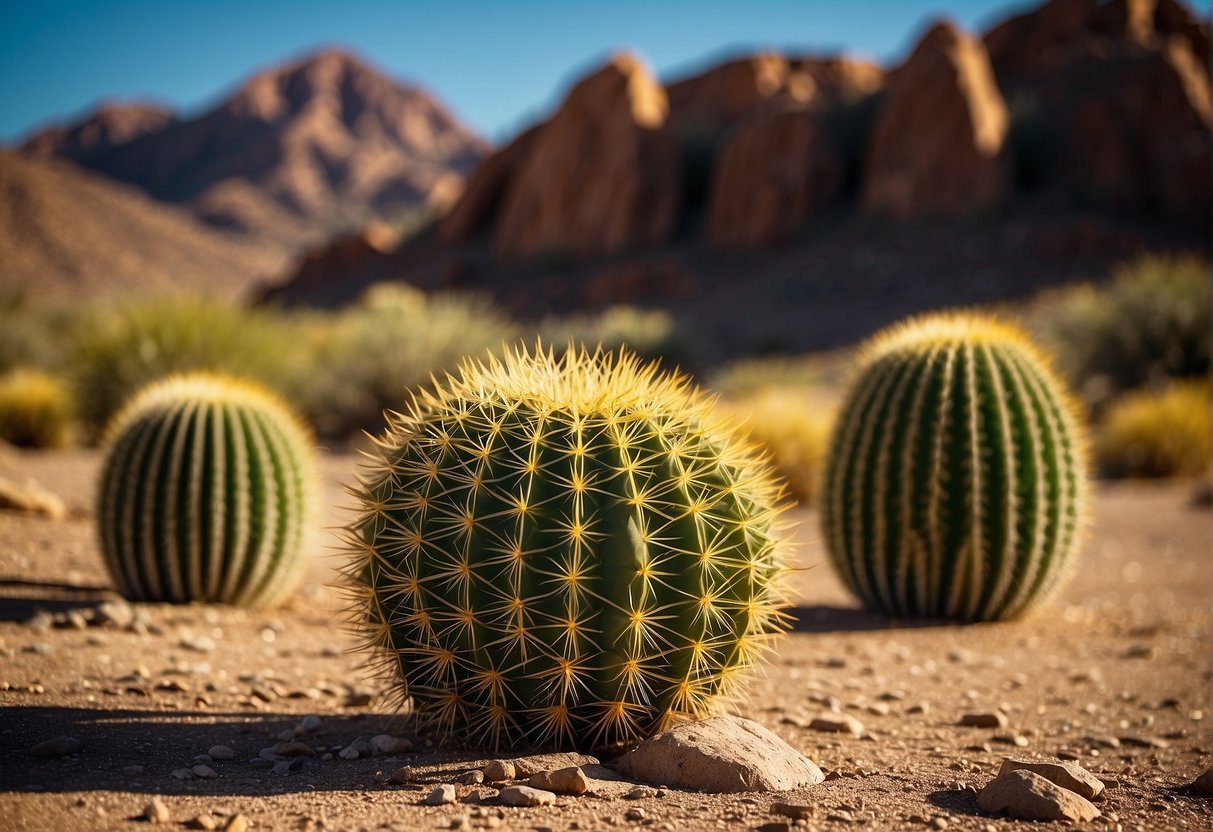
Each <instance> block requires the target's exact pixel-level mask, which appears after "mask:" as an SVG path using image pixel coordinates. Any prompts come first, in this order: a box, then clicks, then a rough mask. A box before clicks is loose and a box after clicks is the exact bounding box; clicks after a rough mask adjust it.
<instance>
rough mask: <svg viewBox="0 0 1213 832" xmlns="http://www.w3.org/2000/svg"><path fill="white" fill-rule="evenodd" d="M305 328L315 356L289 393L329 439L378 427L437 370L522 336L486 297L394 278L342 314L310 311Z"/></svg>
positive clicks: (302, 335) (303, 337)
mask: <svg viewBox="0 0 1213 832" xmlns="http://www.w3.org/2000/svg"><path fill="white" fill-rule="evenodd" d="M298 326H299V339H300V350H301V352H303V353H305V354H306V355H307V361H306V364H305V365H304V366H303V367H301V368H299V372H298V375H297V376H296V377H295V378H294V379H293V380H292V382H291V383H290V384H288V390H287V393H288V397H289V398H291V399H292V400H293V401H295V402H296V403H297V404H298V405H299V407H300V408H301V409H302V410H303V412H304V413H305V414H306V415H307V416H308V418H309V419H310V420H311V421H312V424H313V426H314V428H315V430H316V432H317V433H318V434H320V435H321V436H326V437H345V436H348V435H350V434H352V433H355V432H356V431H358V430H373V429H376V428H377V426H378V425H379V424H381V422H382V421H383V411H384V410H385V409H391V410H397V411H398V410H401V409H403V408H404V407H405V403H406V401H407V399H408V394H409V391H410V390H417V389H419V388H420V387H422V386H423V385H425V384H427V383H428V382H429V381H430V379H431V376H433V375H440V374H442V373H443V372H444V371H453V370H455V369H456V368H457V366H458V364H459V361H460V359H461V358H463V357H464V356H467V355H473V354H477V355H479V356H481V357H483V356H484V354H485V352H486V351H487V350H495V349H498V348H500V347H501V345H502V343H503V342H506V341H511V340H513V339H514V338H515V337H516V332H515V329H514V326H513V324H512V323H511V322H510V321H509V320H508V319H507V318H505V317H504V316H503V315H502V314H501V313H500V312H499V311H498V310H497V309H496V308H495V307H493V306H492V305H491V304H489V303H488V302H487V301H485V300H482V299H480V298H477V297H474V296H462V295H445V294H437V295H431V296H427V295H426V294H424V293H423V292H420V291H418V290H416V289H413V288H411V287H408V286H406V285H404V284H393V283H383V284H378V285H376V286H375V287H373V288H372V289H371V290H369V291H368V292H367V293H366V294H365V295H363V297H362V298H361V299H360V300H359V301H358V303H356V304H354V305H353V306H351V307H349V308H348V309H346V310H343V311H342V312H339V313H337V314H336V315H328V316H321V315H316V316H312V317H310V318H307V317H305V318H302V319H301V320H300V322H299V324H298Z"/></svg>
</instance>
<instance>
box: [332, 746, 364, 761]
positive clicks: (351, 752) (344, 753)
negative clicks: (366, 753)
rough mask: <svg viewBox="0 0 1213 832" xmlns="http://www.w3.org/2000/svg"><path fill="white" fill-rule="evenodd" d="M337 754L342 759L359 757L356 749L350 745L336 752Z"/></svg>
mask: <svg viewBox="0 0 1213 832" xmlns="http://www.w3.org/2000/svg"><path fill="white" fill-rule="evenodd" d="M337 756H338V757H340V758H341V759H343V760H357V759H358V757H359V754H358V749H357V748H355V747H354V746H352V745H347V746H346V747H345V748H343V749H341V750H340V751H338V752H337Z"/></svg>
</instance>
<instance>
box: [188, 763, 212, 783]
mask: <svg viewBox="0 0 1213 832" xmlns="http://www.w3.org/2000/svg"><path fill="white" fill-rule="evenodd" d="M190 771H192V772H193V773H194V776H195V777H197V778H198V779H199V780H214V779H215V778H216V777H218V776H219V772H217V771H215V770H214V769H213V768H211V767H210V766H194V767H193V768H192V769H190Z"/></svg>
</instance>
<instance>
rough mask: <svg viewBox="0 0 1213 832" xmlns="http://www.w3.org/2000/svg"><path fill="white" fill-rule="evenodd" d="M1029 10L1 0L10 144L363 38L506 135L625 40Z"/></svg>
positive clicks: (183, 97) (725, 37)
mask: <svg viewBox="0 0 1213 832" xmlns="http://www.w3.org/2000/svg"><path fill="white" fill-rule="evenodd" d="M1023 5H1024V4H1023V3H1022V2H1006V0H834V2H823V1H822V0H799V1H798V2H797V0H769V2H741V1H739V0H734V2H717V0H698V1H697V2H694V1H692V2H683V0H671V1H670V2H660V0H650V2H637V1H636V0H614V2H575V0H565V2H540V0H502V2H492V3H489V2H471V0H447V2H432V3H412V2H394V3H393V2H355V1H354V0H351V1H350V2H344V3H339V2H329V3H319V2H311V0H294V2H279V0H269V1H268V2H255V0H244V2H232V1H231V0H212V1H211V2H194V0H162V2H150V0H141V1H140V0H114V1H113V2H63V1H62V0H45V2H40V1H38V0H35V2H28V3H20V2H17V0H0V142H5V143H7V142H10V141H12V140H13V139H15V138H17V137H19V136H21V135H23V134H24V133H26V132H27V131H28V130H30V129H31V128H32V127H34V126H37V125H40V124H42V123H45V122H47V121H48V120H52V119H55V118H62V117H67V116H71V115H73V114H76V113H79V112H81V111H83V110H85V109H87V108H89V107H91V106H92V105H93V104H95V103H96V102H98V101H99V100H100V99H103V98H115V99H120V100H123V99H132V98H140V99H146V98H150V99H153V100H159V101H162V102H165V103H167V104H169V105H171V106H173V107H174V108H177V109H178V110H180V111H182V112H185V113H186V114H191V113H195V112H199V111H201V110H203V109H205V108H206V107H207V106H209V105H211V104H213V103H215V102H216V101H217V100H219V98H221V97H222V95H223V94H224V93H225V92H226V91H228V90H230V88H231V87H232V86H233V85H236V84H238V83H239V82H240V81H241V79H243V78H245V77H247V76H248V75H249V74H251V73H252V72H253V71H254V70H256V69H258V68H262V67H265V66H267V65H270V64H274V63H277V62H278V61H280V60H282V59H284V58H287V57H290V56H295V55H299V54H303V53H306V52H309V51H313V50H315V49H317V48H320V47H323V46H326V45H341V46H345V47H349V48H353V49H354V50H355V51H357V52H359V53H361V54H362V55H364V56H365V57H367V58H369V59H370V60H371V61H372V62H373V63H375V64H377V65H378V66H379V67H380V68H381V69H384V70H386V71H387V72H389V73H390V74H392V75H394V76H396V77H398V78H401V79H402V80H405V81H410V82H413V83H417V84H420V85H421V86H423V87H425V88H427V89H428V90H430V91H431V92H433V93H434V94H436V95H437V96H438V97H439V98H440V99H441V100H443V101H444V102H446V104H447V105H448V106H450V107H451V108H452V110H453V111H454V112H455V113H456V115H457V116H459V117H460V118H461V119H462V120H463V121H465V122H466V123H467V124H469V125H470V126H471V127H473V128H474V129H476V130H478V131H479V132H481V133H482V134H483V135H485V136H486V137H487V138H489V139H490V140H493V141H502V140H504V139H507V138H509V137H510V136H511V135H512V134H513V133H514V132H515V131H516V130H517V129H519V128H520V127H522V126H524V125H525V124H526V123H527V122H528V121H530V120H532V119H534V118H535V117H537V116H539V115H541V114H542V113H544V112H546V111H547V110H548V109H549V108H550V107H551V106H552V105H553V104H554V103H555V101H556V100H558V97H559V95H560V93H561V92H562V91H563V90H564V89H566V88H567V86H568V84H569V83H570V81H571V80H572V79H573V78H574V77H576V76H577V75H578V74H580V73H581V72H584V71H585V70H586V69H587V68H588V67H589V66H591V65H592V64H593V63H595V62H597V61H599V60H601V59H602V58H603V57H605V56H606V55H607V54H609V53H610V52H611V51H614V50H615V49H618V48H631V49H634V50H637V51H639V52H640V53H641V54H643V55H644V56H646V57H647V58H648V60H649V61H650V62H651V63H652V65H653V66H654V68H655V69H656V70H657V71H658V72H659V74H660V75H661V76H662V77H663V78H666V79H669V78H673V77H677V76H679V75H681V74H686V73H688V72H691V71H693V70H695V69H697V68H700V67H702V66H704V65H706V64H708V63H711V62H712V61H713V60H716V59H719V58H721V57H724V56H727V55H729V54H732V53H739V52H746V51H753V50H755V49H760V48H775V49H781V50H786V51H793V52H805V51H843V50H845V51H849V52H853V53H856V54H859V55H862V56H867V57H870V58H875V59H878V60H882V61H887V60H891V59H896V58H897V57H898V56H900V55H902V54H903V53H904V52H905V50H906V49H908V47H909V46H910V45H911V43H912V42H913V39H914V37H915V36H916V34H917V33H919V32H920V31H921V29H922V27H923V26H924V25H926V23H927V22H928V21H930V20H932V19H934V18H935V17H938V16H940V15H943V16H947V17H950V18H952V19H953V20H956V21H958V22H960V23H961V24H963V25H966V26H968V27H970V28H974V29H983V28H986V27H988V26H989V25H990V24H992V23H994V22H996V21H998V20H1000V19H1002V18H1003V17H1005V16H1006V15H1008V14H1009V13H1012V12H1013V11H1015V10H1017V9H1019V8H1022V7H1023ZM1029 5H1033V4H1032V3H1031V2H1029Z"/></svg>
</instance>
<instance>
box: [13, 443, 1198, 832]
mask: <svg viewBox="0 0 1213 832" xmlns="http://www.w3.org/2000/svg"><path fill="white" fill-rule="evenodd" d="M98 464H99V459H98V457H97V455H96V454H95V453H91V452H82V451H73V452H61V453H53V454H51V453H41V454H9V455H7V456H4V457H0V475H5V476H10V477H16V478H22V477H32V478H34V479H36V480H37V481H39V482H40V483H42V484H43V485H45V486H47V487H49V488H51V489H53V490H55V491H57V492H58V493H60V494H61V495H62V496H63V497H64V498H65V499H66V500H67V502H68V504H69V506H70V507H71V516H70V518H69V519H68V520H65V521H59V522H55V521H50V520H46V519H41V518H34V517H26V516H20V515H15V514H8V513H0V829H5V830H19V829H20V830H24V829H54V830H59V831H60V832H62V831H63V830H69V829H124V828H132V824H137V823H141V822H142V821H140V820H139V816H140V815H141V814H142V812H143V810H144V807H145V806H146V805H147V804H148V802H149V801H150V800H151V799H152V797H153V796H155V795H160V796H161V798H162V799H163V801H164V802H165V804H166V805H167V806H168V809H169V811H170V813H171V818H172V824H173V825H174V826H175V827H176V828H182V826H183V825H184V824H185V823H186V822H187V821H189V820H190V819H191V818H194V817H195V816H197V815H199V814H205V813H208V812H210V813H214V815H215V817H216V819H217V820H219V821H220V822H222V821H223V820H224V819H225V818H226V817H228V816H230V815H233V814H236V813H241V814H244V815H245V816H247V817H248V818H249V819H250V820H251V821H252V825H253V827H254V828H256V829H300V830H305V829H437V828H449V827H450V826H451V820H452V818H453V817H455V816H456V815H471V814H472V813H473V812H476V813H477V814H478V816H477V817H471V818H470V821H471V822H472V823H473V824H474V825H476V826H487V825H496V826H500V827H501V828H507V829H537V828H542V827H549V828H551V829H574V828H576V829H606V828H608V827H625V826H650V827H652V828H654V829H680V830H681V829H699V828H706V829H734V828H736V829H754V828H758V827H761V826H762V825H763V824H767V823H772V822H779V821H783V820H787V819H786V818H781V817H778V816H776V815H773V814H771V812H770V807H771V803H772V801H773V800H775V799H781V800H789V801H792V802H798V803H807V804H811V805H812V806H813V807H814V814H813V818H812V819H811V820H810V821H809V823H810V825H811V827H812V828H817V829H822V830H833V829H844V828H851V827H862V828H867V829H913V828H947V829H962V830H988V829H995V830H1009V829H1014V828H1019V827H1020V826H1024V827H1026V826H1027V824H1020V823H1017V822H1013V821H1009V820H1006V819H1000V818H988V817H985V816H983V815H981V814H980V813H979V812H978V810H977V806H976V799H975V790H974V787H977V788H980V787H981V786H982V785H983V784H984V783H985V782H987V781H988V780H989V779H990V778H991V777H992V776H993V773H994V772H995V771H996V769H997V767H998V765H999V763H1000V761H1001V759H1002V758H1003V757H1004V756H1006V755H1017V756H1037V755H1039V756H1043V757H1050V758H1052V757H1054V756H1056V755H1058V754H1059V753H1060V754H1065V755H1072V756H1074V757H1076V758H1077V759H1079V760H1080V761H1081V764H1082V765H1084V766H1086V767H1087V768H1089V769H1090V770H1092V771H1094V772H1096V773H1097V774H1099V776H1100V777H1103V778H1105V779H1106V780H1108V781H1109V782H1110V783H1112V784H1113V788H1111V789H1109V791H1108V792H1107V799H1106V800H1104V801H1103V802H1102V803H1100V804H1099V806H1100V809H1101V810H1102V811H1103V813H1104V814H1103V817H1102V818H1100V819H1099V820H1097V821H1095V822H1092V823H1091V824H1089V825H1088V828H1091V829H1096V830H1114V829H1116V830H1119V829H1122V828H1123V829H1126V830H1134V829H1136V830H1165V829H1192V830H1196V829H1208V828H1210V827H1211V826H1213V801H1209V800H1207V799H1204V798H1200V797H1196V796H1193V795H1191V794H1189V793H1188V792H1187V791H1186V790H1185V789H1184V788H1182V787H1183V785H1184V784H1186V783H1188V782H1190V781H1191V780H1192V779H1193V777H1194V776H1195V775H1197V774H1198V773H1200V772H1201V771H1204V770H1205V769H1206V768H1208V767H1209V765H1210V763H1211V762H1213V759H1211V757H1213V731H1211V728H1210V726H1211V720H1213V703H1211V702H1210V680H1211V678H1213V649H1211V648H1213V644H1211V634H1210V617H1211V616H1210V600H1211V598H1213V557H1211V553H1213V545H1211V544H1213V527H1211V526H1210V517H1209V512H1208V509H1198V508H1194V507H1193V506H1192V505H1191V502H1190V495H1191V493H1192V487H1191V485H1190V484H1182V483H1181V484H1171V485H1160V486H1154V485H1140V484H1124V485H1101V486H1100V487H1099V488H1098V489H1097V491H1096V497H1095V524H1094V527H1093V531H1092V535H1091V539H1090V540H1089V542H1088V545H1087V547H1086V551H1085V558H1084V560H1083V564H1082V567H1081V569H1080V571H1079V573H1078V575H1077V577H1076V579H1075V580H1074V581H1073V583H1072V584H1070V586H1069V587H1068V589H1067V590H1066V591H1065V592H1064V593H1063V594H1062V596H1061V597H1060V598H1058V599H1057V600H1056V601H1055V602H1054V603H1053V604H1052V605H1051V606H1050V607H1049V608H1047V609H1044V610H1041V611H1040V612H1039V613H1038V614H1037V615H1035V616H1034V617H1032V618H1031V619H1030V620H1027V621H1022V622H1015V623H1009V624H996V625H982V626H967V627H962V626H954V625H923V624H922V623H921V622H904V621H891V620H888V619H885V618H881V617H879V616H875V615H870V614H867V613H864V612H861V611H860V610H858V609H857V608H856V607H855V606H854V602H853V601H851V600H850V599H849V598H848V597H847V595H846V594H845V593H844V591H843V590H842V588H841V586H840V585H839V584H838V582H837V581H836V580H835V579H834V577H833V576H832V575H831V574H830V571H829V568H828V566H827V565H826V564H825V562H824V553H823V551H822V548H821V545H820V540H819V537H818V535H817V532H816V518H815V516H814V514H813V512H811V511H802V512H798V513H797V517H796V519H797V520H798V521H799V528H798V531H797V532H796V538H797V541H796V543H797V547H796V549H797V552H798V559H799V562H800V563H801V565H803V566H807V567H812V568H810V569H808V570H807V571H805V572H803V573H801V575H800V581H801V585H802V599H801V600H800V606H799V607H798V608H797V609H796V616H797V620H798V623H797V625H796V628H795V631H794V632H793V633H791V634H790V636H789V637H788V638H787V639H786V640H785V641H784V642H783V643H782V645H781V646H780V647H779V650H778V652H777V654H776V656H775V658H774V659H773V660H772V661H771V662H770V663H769V665H768V666H766V667H765V668H764V670H763V673H762V674H760V677H759V678H757V679H756V680H755V683H754V685H753V688H752V695H751V696H749V697H748V698H747V699H746V700H745V701H744V702H742V703H741V704H740V705H739V708H738V710H739V711H740V712H742V713H744V714H745V715H747V716H750V717H752V718H754V719H757V720H759V721H761V722H762V723H764V724H765V725H767V726H768V727H770V728H771V729H772V730H774V731H775V732H777V733H778V734H780V735H781V736H783V737H784V738H785V739H786V740H787V741H788V742H790V743H791V744H792V745H794V746H795V747H797V748H799V749H802V750H803V751H804V752H805V753H806V754H807V755H808V756H809V757H811V758H812V759H813V760H815V761H816V762H817V763H818V764H819V765H820V766H821V767H822V769H823V770H825V771H826V772H827V773H831V776H832V777H833V778H834V779H831V780H829V781H828V782H826V783H824V784H822V785H819V786H815V787H812V788H810V789H805V790H802V791H800V792H796V793H792V794H791V795H783V796H779V797H778V798H775V797H774V796H771V795H763V794H749V795H703V794H696V793H689V792H681V791H678V790H671V791H669V792H667V793H666V794H664V795H662V796H660V797H648V798H645V799H641V800H636V801H631V800H625V799H622V798H621V797H619V796H618V795H617V794H614V795H612V794H603V795H599V796H594V795H588V796H585V797H581V798H571V797H564V798H560V800H559V801H558V803H557V805H556V806H555V807H544V808H535V809H504V808H503V809H498V808H492V809H485V810H473V808H472V807H470V806H465V805H455V806H445V807H423V806H420V805H419V804H420V801H421V798H422V797H423V796H424V795H425V793H426V792H427V791H428V790H429V788H430V787H431V786H430V785H429V784H432V783H437V782H450V781H451V779H452V778H454V777H455V776H457V775H458V774H459V773H461V772H463V771H466V770H468V769H470V768H473V767H476V766H477V764H478V762H479V757H478V755H477V754H476V753H475V752H465V751H459V750H444V749H437V748H434V747H432V746H429V747H427V745H426V743H425V740H424V738H420V739H419V740H418V748H419V752H418V753H411V754H406V755H402V756H399V757H396V758H390V757H372V758H360V759H355V760H342V759H339V758H336V757H335V758H334V759H332V760H328V761H325V760H322V759H320V758H319V757H316V758H304V760H305V762H304V764H303V767H302V769H301V770H299V771H298V772H295V773H292V774H288V775H285V776H282V775H276V774H273V773H272V772H270V771H267V770H264V769H260V768H255V767H254V766H253V765H252V764H250V762H249V758H251V757H254V756H256V755H257V752H258V751H259V749H261V748H264V747H266V746H268V745H272V744H273V743H274V742H275V737H276V736H277V735H278V734H279V733H280V732H282V731H284V730H289V729H291V728H292V727H293V726H295V725H296V724H297V723H298V722H299V720H300V719H301V717H303V716H304V715H308V714H317V715H319V716H320V717H321V718H322V728H321V730H320V732H319V733H317V734H315V735H312V736H309V737H307V738H306V739H307V741H308V743H309V744H311V745H312V746H324V747H325V748H326V749H330V750H335V749H337V748H339V747H344V746H346V745H348V744H349V743H350V742H352V741H353V740H354V739H355V738H356V737H359V736H363V737H371V736H373V735H376V734H380V733H384V732H391V733H399V734H402V735H406V736H407V735H409V732H410V731H411V728H410V727H409V725H408V722H407V720H402V719H400V718H393V717H391V716H390V715H388V714H386V713H384V712H381V711H379V710H377V709H376V708H375V706H374V703H373V702H372V703H371V705H369V706H368V705H361V704H355V703H358V702H360V701H362V699H364V698H365V697H362V698H360V697H359V696H357V695H356V694H358V693H361V692H364V691H367V690H369V687H368V683H367V682H366V681H365V680H363V679H362V678H361V676H360V675H359V672H358V670H357V666H358V662H357V659H356V658H355V657H352V656H349V655H347V654H346V653H345V652H344V650H345V648H346V646H347V644H348V642H347V640H346V638H345V636H344V635H343V634H342V632H341V631H340V629H339V627H338V626H337V623H336V622H337V621H338V620H339V616H340V607H339V603H338V602H337V600H336V599H335V598H334V596H333V595H332V594H331V593H330V592H329V591H328V590H327V589H326V588H325V581H326V580H327V576H328V575H329V570H330V569H331V567H332V564H333V561H332V558H331V557H329V558H325V557H323V556H321V555H322V553H323V552H324V551H325V548H326V547H327V546H328V545H329V544H330V539H328V538H326V537H324V536H320V537H318V539H317V540H316V541H315V543H314V545H313V547H312V548H314V550H315V551H316V553H317V555H318V557H317V559H316V563H315V567H314V569H313V570H312V573H311V575H310V577H309V579H308V582H307V583H306V585H305V586H304V587H303V589H302V590H301V591H300V592H299V594H298V595H297V597H296V598H295V599H293V601H292V602H291V603H290V604H288V605H287V606H286V607H284V608H281V609H278V610H275V611H271V612H267V613H248V612H245V611H241V610H234V609H219V608H207V607H201V606H190V607H169V606H158V605H155V606H149V607H147V608H146V612H147V614H148V618H149V620H150V622H151V627H150V630H149V631H148V632H145V633H139V632H130V631H127V630H124V629H116V628H112V627H96V626H86V627H84V628H82V629H77V628H75V627H71V626H68V627H55V628H49V629H47V628H36V627H31V626H29V625H28V624H26V623H24V622H26V621H27V620H28V619H30V618H31V617H32V616H34V615H35V613H36V612H37V611H38V610H46V611H49V612H51V613H60V612H69V611H75V612H77V613H84V614H88V613H89V611H91V610H92V609H94V608H95V607H96V606H97V604H98V603H99V602H101V601H103V600H105V599H107V598H110V597H112V596H111V595H110V594H109V593H108V591H107V590H106V588H105V586H106V581H105V574H104V571H103V569H102V567H101V564H100V560H99V557H98V554H97V550H96V545H95V544H94V541H93V532H92V526H91V518H90V511H91V509H90V506H91V491H92V482H93V478H94V476H95V475H96V471H97V467H98ZM352 465H353V461H352V458H351V457H347V456H335V455H334V456H329V457H327V458H326V460H325V475H326V477H325V479H326V481H325V487H326V493H325V500H324V502H325V503H326V504H337V503H340V502H341V501H342V496H341V492H340V488H339V483H340V482H342V481H344V480H347V479H348V478H349V477H350V472H351V469H352ZM324 520H325V521H327V522H328V523H330V524H332V523H337V522H339V521H340V514H339V513H338V512H336V511H335V510H334V511H332V512H330V513H329V515H328V516H327V517H325V518H324ZM80 623H84V622H83V621H81V622H80ZM200 637H201V638H200ZM208 639H209V640H211V641H213V646H212V645H211V644H208V643H207V640H208ZM186 645H190V646H186ZM198 648H202V649H198ZM208 648H209V649H208ZM352 694H353V695H352ZM831 705H836V706H837V707H839V708H841V709H842V710H843V711H844V712H846V713H849V714H851V715H853V716H855V717H857V718H858V719H860V720H861V721H862V722H863V724H864V726H865V732H864V734H863V735H862V736H859V737H851V736H842V735H834V734H822V733H818V732H814V731H811V730H809V729H808V728H807V725H808V721H809V719H811V718H812V716H813V715H814V714H816V713H818V712H820V711H824V710H828V709H829V707H830V706H831ZM997 708H1001V709H1002V710H1004V711H1005V712H1006V713H1007V714H1008V715H1009V717H1010V724H1009V726H1008V727H1007V728H1005V729H1001V730H999V729H981V728H962V727H959V726H958V725H957V721H958V719H959V717H960V716H961V714H962V713H965V712H972V711H992V710H994V709H997ZM59 735H71V736H74V737H77V738H79V739H80V740H82V741H83V743H84V745H83V747H82V749H81V750H80V751H79V752H78V753H77V754H75V755H73V756H69V757H63V758H58V759H43V758H38V757H35V756H33V755H31V754H30V753H29V749H30V748H31V747H32V746H33V745H35V744H36V743H38V742H40V741H43V740H46V739H48V738H51V737H55V736H59ZM216 744H225V745H228V746H230V747H231V748H233V749H235V751H236V757H235V759H234V760H231V761H223V762H215V763H213V764H212V767H213V768H214V769H215V770H216V771H217V772H218V774H219V776H218V777H217V778H216V779H205V780H203V779H191V780H186V781H182V780H178V779H176V778H174V776H173V774H172V772H173V771H174V770H175V769H180V768H182V767H188V766H189V765H190V764H191V759H192V758H193V757H194V756H195V755H198V754H202V753H205V752H206V751H207V750H208V749H209V748H210V747H211V746H213V745H216ZM404 764H408V765H411V766H413V767H414V770H415V771H416V772H417V775H418V781H419V782H414V783H411V784H407V785H403V786H400V785H388V784H386V783H384V782H383V780H384V779H385V778H386V776H387V775H390V774H391V773H392V772H394V771H395V770H396V769H398V768H399V767H400V766H401V765H404ZM133 766H140V767H141V770H136V769H134V768H131V767H133ZM832 773H836V775H834V774H832ZM636 808H639V809H642V810H643V812H642V813H641V814H643V818H642V819H639V820H629V819H627V815H628V812H629V810H633V809H636ZM633 814H636V813H633ZM136 828H137V827H136ZM771 828H779V827H771Z"/></svg>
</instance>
